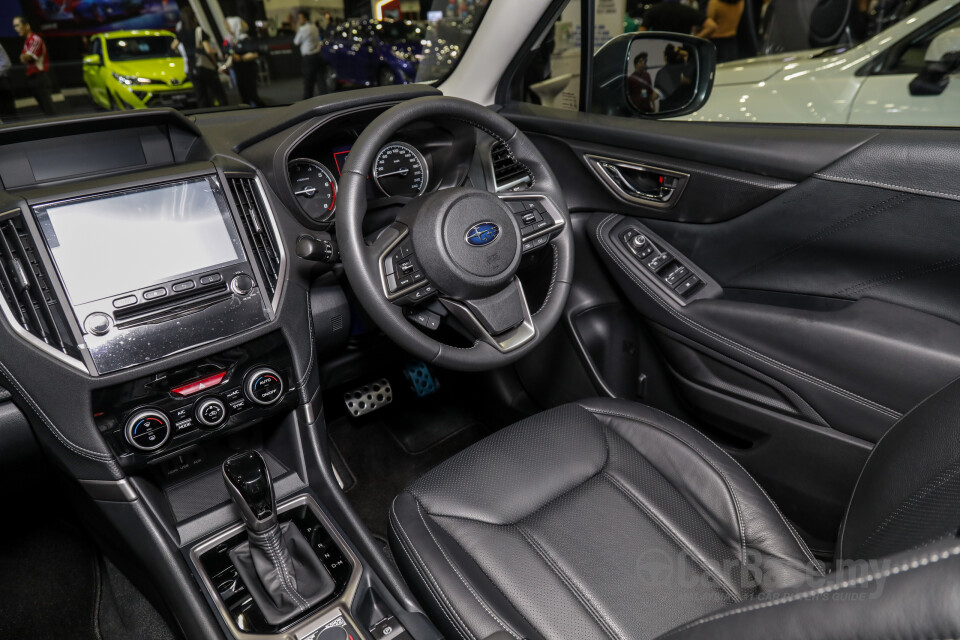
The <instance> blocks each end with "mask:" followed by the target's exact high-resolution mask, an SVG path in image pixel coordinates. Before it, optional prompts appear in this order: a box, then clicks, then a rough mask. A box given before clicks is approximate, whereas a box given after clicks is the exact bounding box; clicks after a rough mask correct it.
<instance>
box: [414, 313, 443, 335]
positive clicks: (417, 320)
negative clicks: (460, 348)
mask: <svg viewBox="0 0 960 640" xmlns="http://www.w3.org/2000/svg"><path fill="white" fill-rule="evenodd" d="M407 317H408V318H410V320H412V321H413V323H414V324H418V325H420V326H421V327H424V328H425V329H429V330H430V331H436V330H437V328H439V327H440V316H438V315H437V314H435V313H434V312H433V311H427V310H426V309H423V310H422V311H417V312H416V313H411V314H410V315H409V316H407Z"/></svg>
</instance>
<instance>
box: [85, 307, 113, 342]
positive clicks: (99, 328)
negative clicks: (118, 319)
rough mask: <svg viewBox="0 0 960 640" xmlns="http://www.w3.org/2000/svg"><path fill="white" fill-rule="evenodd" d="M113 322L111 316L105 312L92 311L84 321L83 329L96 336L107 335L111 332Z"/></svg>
mask: <svg viewBox="0 0 960 640" xmlns="http://www.w3.org/2000/svg"><path fill="white" fill-rule="evenodd" d="M112 324H113V320H111V318H110V316H108V315H107V314H105V313H100V312H97V313H91V314H90V315H88V316H87V319H86V320H84V321H83V329H84V330H85V331H86V332H87V333H89V334H92V335H95V336H105V335H107V333H109V332H110V326H111V325H112Z"/></svg>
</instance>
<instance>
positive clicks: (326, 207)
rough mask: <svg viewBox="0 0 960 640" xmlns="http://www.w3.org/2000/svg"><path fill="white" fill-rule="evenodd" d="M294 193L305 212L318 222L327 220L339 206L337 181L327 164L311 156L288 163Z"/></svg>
mask: <svg viewBox="0 0 960 640" xmlns="http://www.w3.org/2000/svg"><path fill="white" fill-rule="evenodd" d="M287 173H288V174H289V176H290V186H292V187H293V195H294V196H295V197H296V198H297V203H298V204H299V205H300V208H301V209H303V212H304V213H305V214H307V215H308V216H310V218H312V219H313V220H316V221H317V222H326V221H327V220H329V219H330V217H331V216H332V215H333V212H334V210H335V209H336V208H337V181H336V180H335V179H334V177H333V173H331V172H330V170H329V169H327V168H326V167H325V166H323V165H322V164H320V163H319V162H317V161H316V160H311V159H309V158H298V159H297V160H291V161H290V164H288V165H287Z"/></svg>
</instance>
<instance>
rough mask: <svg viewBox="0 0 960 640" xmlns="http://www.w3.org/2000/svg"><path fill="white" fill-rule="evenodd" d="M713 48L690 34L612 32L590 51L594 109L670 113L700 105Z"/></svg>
mask: <svg viewBox="0 0 960 640" xmlns="http://www.w3.org/2000/svg"><path fill="white" fill-rule="evenodd" d="M716 66H717V50H716V48H715V47H714V46H713V43H711V42H709V41H707V40H703V39H701V38H696V37H694V36H688V35H681V34H677V33H660V32H656V31H649V32H643V33H625V34H623V35H621V36H617V37H616V38H613V39H612V40H610V41H609V42H607V43H606V44H605V45H603V46H602V47H601V48H600V50H598V51H597V52H596V53H595V54H594V56H593V101H592V107H591V110H592V111H594V112H595V113H604V114H608V115H620V116H638V117H641V118H673V117H676V116H682V115H686V114H688V113H693V112H694V111H697V110H698V109H700V108H701V107H702V106H703V105H704V103H706V101H707V98H709V97H710V91H711V90H712V89H713V77H714V71H715V70H716Z"/></svg>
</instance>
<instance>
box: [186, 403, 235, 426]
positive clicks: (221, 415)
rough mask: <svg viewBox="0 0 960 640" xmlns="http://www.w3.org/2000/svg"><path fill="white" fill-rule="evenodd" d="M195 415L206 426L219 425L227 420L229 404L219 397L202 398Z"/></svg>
mask: <svg viewBox="0 0 960 640" xmlns="http://www.w3.org/2000/svg"><path fill="white" fill-rule="evenodd" d="M193 415H194V417H195V418H196V419H197V422H199V423H200V424H202V425H203V426H205V427H219V426H220V425H222V424H223V423H224V422H226V421H227V405H225V404H224V403H223V400H221V399H220V398H217V397H213V396H211V397H208V398H201V399H200V401H199V402H197V406H196V409H195V410H194V412H193Z"/></svg>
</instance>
